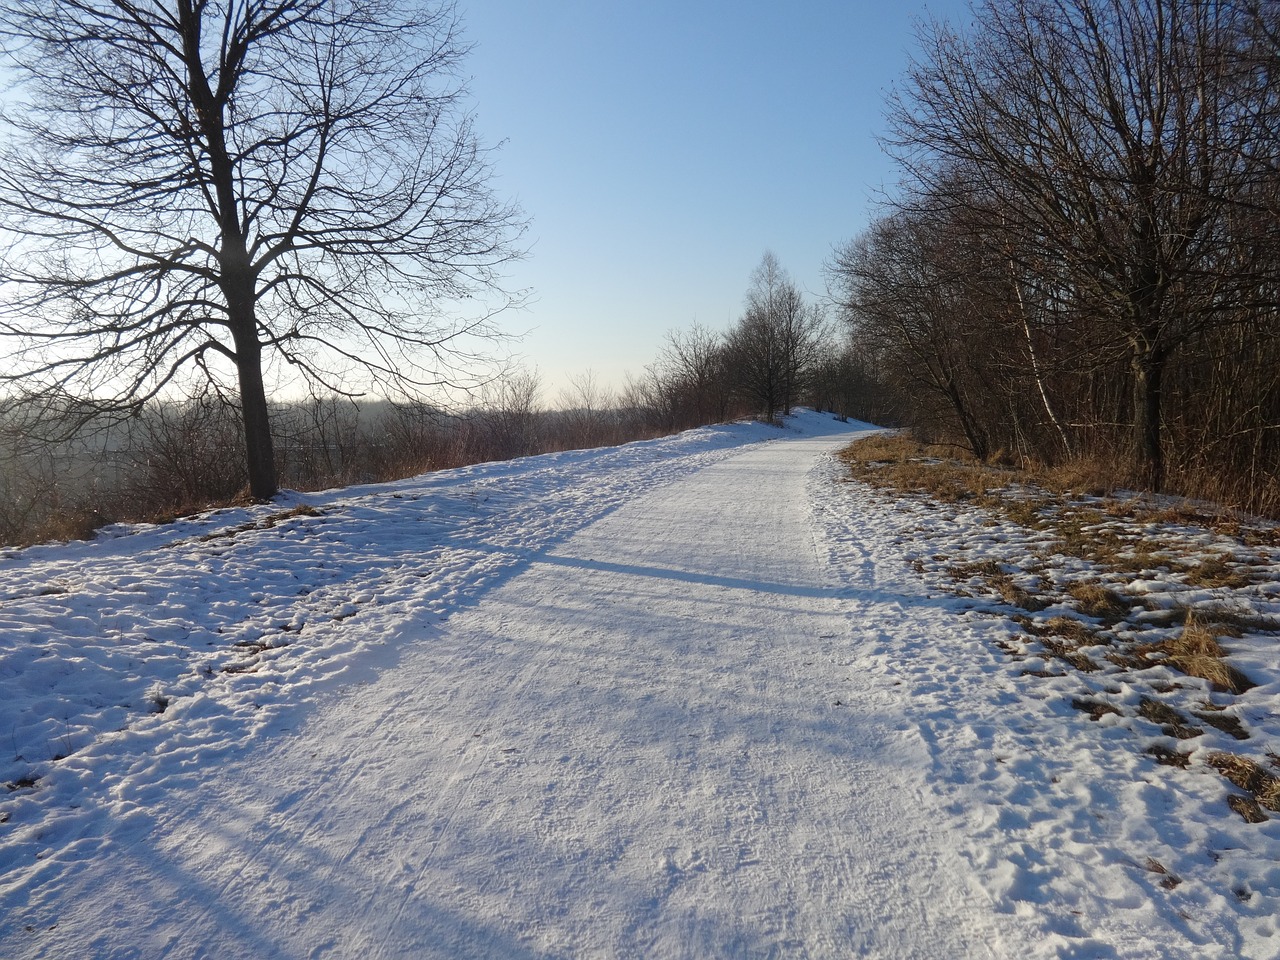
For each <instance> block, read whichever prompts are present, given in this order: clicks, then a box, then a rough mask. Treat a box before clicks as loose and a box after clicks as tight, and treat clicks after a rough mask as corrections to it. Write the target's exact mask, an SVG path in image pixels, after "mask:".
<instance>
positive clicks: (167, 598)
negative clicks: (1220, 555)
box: [0, 413, 1280, 960]
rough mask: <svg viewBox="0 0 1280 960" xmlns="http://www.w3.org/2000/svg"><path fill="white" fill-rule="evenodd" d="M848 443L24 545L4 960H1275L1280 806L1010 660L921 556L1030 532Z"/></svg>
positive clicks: (999, 623)
mask: <svg viewBox="0 0 1280 960" xmlns="http://www.w3.org/2000/svg"><path fill="white" fill-rule="evenodd" d="M853 430H854V428H851V427H845V426H843V425H839V424H835V423H834V422H832V421H831V420H830V419H828V418H824V417H819V416H817V415H814V414H812V413H805V414H801V415H799V416H797V417H796V418H794V420H793V421H792V422H791V423H790V424H789V426H788V429H786V430H784V431H780V430H776V429H773V428H768V427H763V426H760V425H755V424H733V425H724V426H719V427H714V428H709V429H705V430H697V431H690V432H688V433H686V434H681V435H679V436H676V437H669V438H664V439H661V440H655V441H649V442H645V443H637V444H628V445H626V446H624V447H619V448H613V449H606V450H597V451H575V452H567V453H561V454H552V455H547V456H544V457H536V458H531V459H529V460H524V461H516V462H513V463H510V464H487V465H478V466H475V467H469V468H464V469H460V470H453V471H442V472H440V473H436V474H428V475H424V476H421V477H416V478H412V479H409V480H405V481H402V482H399V483H395V484H384V485H375V486H369V487H359V488H349V489H345V490H334V491H328V492H324V493H313V494H296V495H291V496H290V497H287V498H285V499H284V500H283V501H282V502H279V503H276V504H272V505H263V506H258V507H249V508H236V509H231V510H224V511H217V512H214V513H210V514H207V515H203V516H199V517H194V518H188V519H185V520H181V521H178V522H176V523H174V524H167V525H162V526H156V527H152V526H148V525H145V524H143V525H137V526H122V527H119V528H112V529H109V530H107V531H104V533H103V534H102V536H100V537H99V538H98V539H97V540H95V541H94V542H91V543H77V544H53V545H46V546H40V547H34V548H30V549H27V550H9V551H0V735H4V736H6V738H7V739H6V741H5V742H6V744H7V745H9V746H10V747H11V751H9V750H6V751H5V752H4V753H3V754H0V784H2V785H3V787H5V788H7V789H0V957H3V958H4V960H29V958H37V957H39V958H51V960H52V958H59V960H61V958H71V957H74V958H77V960H79V958H84V960H123V958H139V960H151V958H172V960H199V958H203V960H225V958H245V960H266V958H281V960H302V958H330V960H340V958H359V960H364V958H370V960H418V958H427V960H430V958H464V960H465V958H481V957H485V958H490V957H492V958H530V960H532V958H579V957H598V958H613V957H646V958H648V957H661V958H667V957H689V958H695V957H696V958H713V957H714V958H719V957H743V958H748V957H749V958H760V957H796V958H800V957H810V958H826V957H841V958H843V957H868V958H884V960H930V958H939V960H942V958H945V960H960V958H966V960H967V958H1006V957H1007V958H1018V960H1024V958H1025V960H1084V958H1096V960H1108V958H1124V960H1157V958H1160V960H1170V958H1178V960H1193V958H1194V960H1231V958H1237V957H1247V958H1251V960H1277V958H1280V926H1278V925H1277V922H1276V919H1275V918H1276V916H1277V912H1276V909H1275V904H1276V903H1277V902H1280V901H1277V898H1276V897H1277V891H1280V868H1277V866H1276V864H1277V863H1280V854H1278V853H1277V851H1280V832H1278V831H1280V820H1275V819H1273V820H1270V821H1268V822H1267V823H1263V824H1250V823H1245V822H1244V821H1243V820H1241V819H1240V818H1238V817H1236V818H1235V822H1232V821H1231V820H1229V819H1224V812H1225V813H1226V814H1231V811H1230V809H1229V808H1228V807H1227V805H1226V803H1225V802H1224V795H1225V794H1226V792H1227V790H1228V789H1229V786H1230V785H1229V784H1226V785H1224V781H1223V780H1222V778H1221V777H1220V776H1219V775H1218V774H1217V772H1216V771H1215V770H1214V769H1212V768H1211V767H1208V766H1205V765H1203V764H1201V765H1199V766H1192V767H1191V768H1189V769H1186V770H1182V769H1176V768H1171V767H1168V766H1164V765H1161V764H1159V763H1156V762H1155V761H1154V760H1152V758H1151V756H1150V755H1149V754H1148V753H1147V752H1146V747H1147V745H1148V744H1149V743H1150V742H1151V738H1152V737H1153V736H1157V737H1162V736H1163V734H1162V733H1161V731H1160V728H1159V727H1158V726H1155V725H1154V724H1150V723H1149V722H1148V721H1146V720H1143V719H1142V718H1141V717H1140V716H1139V717H1134V718H1128V717H1122V716H1120V715H1119V714H1109V715H1108V716H1107V718H1106V719H1104V720H1102V721H1096V720H1094V719H1093V718H1091V716H1090V715H1088V714H1086V713H1082V712H1081V710H1080V709H1078V707H1077V706H1076V704H1075V701H1076V699H1077V698H1079V697H1081V696H1082V695H1086V694H1088V695H1090V696H1102V695H1109V696H1113V697H1114V698H1115V699H1117V700H1120V701H1121V702H1127V701H1132V703H1133V704H1134V705H1135V707H1134V709H1135V712H1136V705H1137V704H1138V702H1139V700H1140V699H1141V697H1143V696H1145V695H1146V694H1145V693H1144V692H1143V691H1142V690H1137V689H1130V688H1129V687H1128V686H1126V683H1127V681H1126V678H1125V677H1124V675H1123V674H1122V673H1120V672H1119V668H1118V667H1117V668H1115V670H1116V672H1114V673H1112V672H1107V671H1105V670H1104V671H1100V672H1099V673H1098V674H1096V675H1090V677H1091V682H1093V679H1094V678H1096V684H1097V688H1096V689H1092V692H1090V689H1087V688H1085V686H1084V681H1083V680H1082V679H1081V678H1080V677H1078V676H1073V675H1071V674H1069V673H1065V672H1061V671H1053V670H1046V669H1043V668H1044V667H1045V666H1046V664H1045V663H1044V661H1043V660H1040V659H1036V658H1027V657H1013V656H1010V655H1009V653H1008V650H1009V649H1011V648H1012V646H1011V645H1012V644H1014V643H1017V642H1023V641H1021V640H1018V632H1019V630H1020V627H1019V625H1018V624H1017V623H1016V622H1015V621H1013V620H1010V619H1009V618H1008V617H1006V616H1001V615H992V614H991V613H988V612H985V611H984V610H983V609H982V607H984V606H985V605H986V604H984V603H983V602H981V601H978V600H976V599H974V598H965V597H961V596H957V595H956V593H955V590H954V587H953V585H950V584H942V585H941V587H940V586H939V584H936V583H933V582H931V581H930V579H929V578H928V577H927V576H924V575H923V574H922V573H921V568H922V567H923V566H924V564H923V563H922V562H921V556H922V554H921V552H920V551H922V550H923V551H925V552H926V554H925V555H927V556H928V557H929V558H930V562H936V563H947V562H955V560H954V559H951V560H948V558H947V557H944V556H942V555H941V554H939V555H938V556H933V554H934V553H936V552H937V551H938V550H939V545H940V544H943V543H950V544H951V545H950V546H946V547H945V549H946V550H947V552H948V553H949V554H951V556H952V557H953V558H955V557H969V558H979V559H981V558H989V559H992V560H998V559H999V558H1001V557H1003V556H1004V555H1005V553H1006V552H1007V550H1008V546H1007V544H1008V542H1009V540H1008V538H1010V537H1017V536H1021V535H1023V534H1024V533H1025V531H1024V532H1023V533H1019V532H1018V531H1017V530H1012V529H1007V528H1005V527H1001V526H1000V525H999V524H993V521H992V520H991V519H990V518H988V517H985V516H984V515H982V513H981V512H977V511H969V510H965V509H964V508H963V507H962V506H955V505H953V506H950V507H942V506H939V505H937V504H930V503H927V502H924V501H917V500H913V499H910V498H908V499H903V500H898V501H894V500H892V499H888V500H886V499H885V498H883V497H879V496H878V495H876V494H875V493H874V492H873V491H871V490H869V489H868V488H865V487H862V486H860V485H856V484H844V483H842V482H841V478H842V477H843V476H844V473H843V471H842V468H841V466H840V465H839V464H838V463H836V462H835V461H833V460H832V459H831V457H830V456H829V454H830V453H831V452H832V451H833V450H835V449H837V448H838V447H840V446H842V445H843V444H845V443H846V442H848V440H849V439H850V437H851V434H852V432H853ZM942 528H946V530H947V534H946V536H945V537H941V538H939V536H938V534H939V531H940V530H941V529H942ZM970 548H971V549H970ZM966 551H967V552H966ZM1155 672H1156V673H1159V671H1155ZM1255 672H1257V671H1255ZM1162 677H1164V675H1163V674H1161V675H1160V676H1157V677H1156V678H1155V679H1156V680H1160V679H1161V678H1162ZM1164 679H1165V680H1166V681H1172V680H1176V678H1175V677H1173V676H1172V675H1170V676H1168V677H1164ZM1258 689H1260V690H1263V693H1264V695H1263V696H1262V697H1261V698H1258V699H1256V701H1253V702H1256V704H1257V707H1256V708H1251V710H1252V712H1251V713H1249V714H1248V717H1249V719H1250V722H1251V723H1253V724H1254V725H1255V726H1257V727H1258V728H1259V729H1262V730H1266V729H1268V728H1266V727H1265V725H1264V722H1265V716H1264V712H1265V710H1267V709H1270V707H1269V706H1268V705H1269V704H1270V703H1272V702H1273V695H1272V694H1269V693H1266V689H1267V688H1258ZM1252 693H1253V691H1251V694H1252ZM1209 695H1211V694H1210V692H1209V691H1206V692H1205V693H1204V694H1202V696H1209ZM1143 724H1146V725H1147V726H1145V727H1144V726H1143ZM1215 736H1216V737H1217V739H1214V738H1215ZM1227 737H1228V735H1227V734H1225V733H1220V734H1218V733H1215V732H1210V733H1206V734H1204V735H1203V736H1202V737H1201V738H1200V739H1201V741H1203V742H1204V744H1205V746H1204V748H1203V749H1204V750H1213V749H1223V747H1224V740H1225V739H1226V738H1227ZM1157 742H1163V741H1157ZM1267 742H1268V743H1269V742H1270V741H1267ZM1231 816H1233V817H1234V814H1231ZM1157 867H1158V868H1159V869H1157Z"/></svg>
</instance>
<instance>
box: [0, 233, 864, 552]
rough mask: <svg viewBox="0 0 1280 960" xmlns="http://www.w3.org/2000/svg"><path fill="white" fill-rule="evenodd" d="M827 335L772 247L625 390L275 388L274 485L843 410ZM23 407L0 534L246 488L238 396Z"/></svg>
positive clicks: (4, 538) (591, 379) (507, 385)
mask: <svg viewBox="0 0 1280 960" xmlns="http://www.w3.org/2000/svg"><path fill="white" fill-rule="evenodd" d="M831 342H832V332H831V330H830V327H829V325H828V324H827V322H826V320H825V317H824V314H823V310H822V307H821V305H820V304H818V303H816V302H810V300H808V299H807V298H806V297H805V295H804V294H803V293H802V292H801V291H800V289H799V288H798V287H797V286H796V284H795V283H794V281H793V280H792V279H791V278H790V276H789V275H788V274H787V272H786V271H785V270H784V269H783V268H782V267H781V265H780V264H779V262H778V260H777V258H776V257H775V256H773V255H772V254H766V255H765V256H764V257H763V259H762V260H761V263H760V265H759V267H758V268H757V269H756V270H755V272H754V273H753V274H752V275H751V279H750V286H749V289H748V292H747V297H746V304H745V308H744V311H743V314H742V317H741V319H740V320H739V321H738V322H737V323H736V324H735V325H733V326H732V327H731V328H730V329H729V330H727V331H724V332H713V331H710V330H707V329H704V328H702V327H698V326H696V325H695V326H693V327H691V328H689V329H688V330H685V331H673V332H672V333H670V334H669V335H668V338H667V341H666V344H665V346H664V348H663V349H662V351H661V354H660V356H659V357H658V358H657V359H656V360H655V361H654V362H653V363H652V364H650V365H649V366H648V367H647V368H646V370H645V372H644V374H643V375H642V376H640V377H638V378H633V379H630V380H629V381H628V382H627V383H626V384H624V385H623V387H622V388H621V389H620V390H617V391H615V390H612V389H610V388H609V387H607V386H606V385H604V384H602V383H601V382H600V381H599V380H598V379H597V378H596V377H595V376H594V375H593V374H591V373H589V372H588V373H585V374H582V375H580V376H578V377H573V378H570V381H569V383H568V385H567V386H566V387H565V388H564V389H562V390H561V391H560V392H559V393H558V395H557V396H556V397H554V398H552V399H551V401H550V402H549V403H548V402H547V401H545V400H544V398H543V396H542V394H543V384H542V383H541V381H540V379H539V377H538V376H537V375H536V374H535V373H533V372H530V371H527V370H520V369H517V370H512V371H508V372H507V373H506V374H505V375H503V376H500V377H496V378H495V379H494V380H493V381H492V382H491V383H489V384H488V385H487V386H485V387H484V388H483V389H481V390H480V391H479V392H478V393H476V394H475V395H474V396H473V397H472V398H471V402H470V403H469V404H467V405H466V406H465V408H463V409H459V410H445V409H442V408H440V407H438V406H433V405H431V404H426V403H391V402H388V401H378V402H355V401H352V400H351V399H348V398H343V397H337V396H323V397H313V398H311V399H308V400H300V401H294V402H290V403H277V404H275V405H274V406H273V408H272V411H271V418H270V419H271V424H272V440H273V446H274V449H275V465H276V470H277V472H278V474H279V476H280V478H281V485H282V486H283V487H286V488H291V489H297V490H317V489H324V488H329V487H337V486H346V485H350V484H354V483H372V482H380V481H386V480H393V479H399V478H402V477H407V476H413V475H415V474H418V473H422V472H426V471H431V470H440V469H446V468H449V467H457V466H463V465H466V464H472V463H482V462H487V461H495V460H509V459H513V458H516V457H523V456H530V455H534V454H539V453H549V452H554V451H558V450H567V449H579V448H584V447H597V446H608V445H613V444H618V443H625V442H628V441H631V440H638V439H645V438H650V437H655V436H661V435H664V434H668V433H673V432H676V431H679V430H684V429H688V428H691V427H696V426H702V425H705V424H709V423H717V422H722V421H725V420H730V419H736V418H740V417H746V416H756V417H759V418H762V419H765V420H770V421H776V420H777V419H778V418H779V417H780V415H781V414H783V413H785V412H786V411H787V410H789V409H790V408H791V407H793V406H795V405H796V404H799V403H806V404H810V405H817V406H821V407H825V408H829V409H833V410H843V409H846V408H848V407H849V405H850V404H851V403H854V402H856V398H854V397H852V395H851V392H850V388H851V385H852V384H854V383H855V382H859V381H856V378H851V377H849V376H848V372H849V369H851V368H850V367H849V366H848V365H849V364H850V363H852V353H851V352H850V351H845V352H843V353H837V354H836V355H835V358H834V359H833V358H832V355H831V352H830V345H831ZM860 382H862V383H863V385H864V387H866V389H868V390H870V389H871V388H870V387H869V386H867V384H869V383H870V381H869V380H868V379H866V378H864V380H863V381H860ZM863 399H866V398H863ZM23 412H24V411H23V409H22V408H21V405H16V406H11V407H10V408H9V410H8V413H7V417H6V418H5V419H3V420H0V434H2V435H3V440H4V442H3V445H0V542H3V543H9V544H13V543H26V542H34V541H38V540H44V539H63V538H68V537H82V536H88V535H90V534H91V533H92V532H93V531H94V530H96V529H98V528H99V527H101V526H103V525H104V524H107V523H112V522H117V521H123V520H160V519H165V518H168V517H172V516H176V515H180V514H183V513H187V512H191V511H194V510H198V509H202V508H206V507H209V506H212V505H219V504H226V503H231V502H235V501H237V500H239V499H241V498H243V497H245V496H247V488H248V481H249V478H248V475H247V471H246V467H245V458H244V456H243V444H244V433H243V427H242V423H241V414H240V410H239V406H238V404H236V403H235V401H234V398H228V397H222V396H219V395H217V394H216V393H214V392H208V393H206V394H203V395H200V396H196V397H191V398H188V399H185V400H180V401H171V402H165V403H158V402H157V403H152V404H149V405H147V406H146V407H144V408H142V409H140V410H138V411H137V413H136V415H135V416H132V417H128V418H125V419H122V420H115V421H111V422H108V423H101V422H98V421H96V420H94V419H93V417H91V416H89V415H88V412H87V411H81V410H79V409H78V408H77V407H76V406H75V405H74V404H70V403H68V405H67V408H66V409H65V410H63V411H61V412H60V413H56V414H53V415H52V416H51V414H50V409H49V407H48V406H46V405H41V406H39V407H38V408H37V409H36V410H35V411H34V412H30V415H29V416H25V417H24V416H23ZM82 423H83V425H82V426H81V424H82ZM37 427H38V428H39V429H38V430H37V429H36V428H37ZM54 437H57V438H58V439H56V440H54V439H52V438H54Z"/></svg>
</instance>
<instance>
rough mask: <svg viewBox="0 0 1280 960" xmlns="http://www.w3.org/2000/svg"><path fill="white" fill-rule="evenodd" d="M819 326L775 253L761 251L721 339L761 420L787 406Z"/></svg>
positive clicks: (814, 355) (812, 354)
mask: <svg viewBox="0 0 1280 960" xmlns="http://www.w3.org/2000/svg"><path fill="white" fill-rule="evenodd" d="M823 328H824V324H823V317H822V313H821V311H820V310H819V309H818V308H817V307H816V305H814V306H811V305H809V304H806V303H805V300H804V295H803V294H802V293H801V292H800V288H799V287H797V286H796V284H795V282H794V281H793V280H792V279H791V277H790V275H789V274H788V273H787V272H786V270H784V269H783V268H782V265H781V264H780V263H779V262H778V258H777V256H775V255H774V254H773V253H772V252H766V253H765V254H764V256H763V257H761V259H760V263H759V265H758V266H757V267H756V269H755V270H754V271H752V274H751V282H750V286H749V287H748V289H747V297H746V309H745V311H744V312H743V315H742V318H741V319H740V320H739V321H738V323H737V324H736V325H735V326H734V327H733V329H732V330H730V331H729V333H728V335H727V338H726V354H727V362H728V365H729V370H730V376H731V378H732V379H733V381H734V383H735V384H736V385H737V388H738V390H739V392H740V393H741V394H742V395H743V396H744V397H746V398H747V399H748V400H750V401H751V402H753V403H754V404H755V406H756V407H757V409H758V410H759V411H760V414H761V415H762V416H763V417H765V419H767V420H772V419H774V417H775V416H776V415H777V413H778V411H779V410H781V411H782V413H783V414H786V413H788V412H789V411H790V409H791V406H792V404H793V403H794V402H795V399H796V397H797V396H798V393H799V391H800V390H801V389H802V388H803V386H804V382H805V378H806V377H807V376H808V375H809V374H810V372H811V371H812V370H813V369H814V367H815V365H816V363H817V361H818V359H819V351H818V346H819V344H820V342H821V340H822V334H823Z"/></svg>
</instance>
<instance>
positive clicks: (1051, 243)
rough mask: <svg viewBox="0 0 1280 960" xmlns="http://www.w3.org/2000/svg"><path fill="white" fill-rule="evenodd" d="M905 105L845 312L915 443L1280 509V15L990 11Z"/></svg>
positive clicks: (852, 260) (1257, 10) (1028, 3)
mask: <svg viewBox="0 0 1280 960" xmlns="http://www.w3.org/2000/svg"><path fill="white" fill-rule="evenodd" d="M921 41H922V43H921V48H922V51H923V52H922V53H921V54H920V56H919V57H918V59H917V61H916V62H915V63H914V64H913V66H912V68H911V69H910V71H909V73H908V75H907V76H906V78H905V80H904V82H903V83H902V85H901V87H900V89H899V90H898V91H897V92H896V93H895V94H894V95H893V96H892V97H891V99H890V103H889V118H890V123H891V130H892V133H891V137H890V141H891V142H890V149H891V151H892V152H893V154H894V155H895V157H896V158H897V160H898V161H899V162H900V165H901V170H902V173H903V180H902V186H901V189H900V191H899V192H898V193H897V195H896V196H895V197H894V198H893V199H892V201H891V202H890V203H889V204H888V205H887V207H886V209H885V210H884V212H883V213H882V215H881V216H879V217H878V218H877V219H876V220H875V221H874V222H873V223H872V225H871V226H870V227H869V228H868V229H867V230H866V231H865V232H864V233H863V234H862V235H861V236H859V237H857V238H855V239H854V240H852V241H850V242H848V243H846V244H844V245H842V246H840V247H838V248H837V250H836V252H835V255H834V256H833V258H832V260H831V262H830V263H829V276H830V283H831V293H832V296H833V298H834V299H835V301H836V302H837V304H838V307H839V309H840V311H841V316H842V318H843V319H844V320H845V321H846V322H847V323H848V325H849V328H850V329H851V331H852V332H853V335H854V337H855V342H856V343H857V345H858V351H857V354H856V355H857V356H858V357H859V358H860V363H861V366H862V369H863V371H868V370H869V371H874V372H875V374H876V375H877V376H878V378H879V380H880V383H881V385H882V388H883V395H884V396H885V397H886V398H891V399H887V402H889V403H890V404H891V405H892V406H893V409H894V412H895V413H896V414H897V415H899V416H900V417H901V418H902V420H903V421H904V422H907V423H909V424H911V425H912V426H914V427H915V428H916V429H917V430H918V431H920V432H921V433H922V434H924V435H926V436H929V437H931V438H935V439H943V440H952V441H955V442H958V443H961V444H963V445H964V446H966V447H968V448H969V449H970V450H971V451H972V452H973V453H974V454H976V455H977V456H979V457H981V458H984V459H990V458H996V457H1007V458H1013V459H1021V460H1032V461H1037V462H1040V463H1044V464H1059V463H1063V462H1069V461H1091V462H1093V463H1095V464H1096V465H1097V466H1098V468H1099V469H1101V470H1104V471H1106V472H1108V474H1109V475H1110V476H1112V477H1114V478H1117V479H1119V480H1120V481H1121V482H1124V483H1129V484H1132V485H1135V486H1137V487H1140V488H1143V489H1152V490H1169V491H1174V492H1180V493H1184V494H1190V495H1198V496H1206V497H1211V498H1215V499H1219V500H1224V501H1226V502H1229V503H1233V504H1235V505H1238V506H1242V507H1246V508H1249V509H1252V510H1255V511H1259V512H1266V513H1270V514H1272V515H1275V514H1277V513H1278V512H1280V477H1278V474H1280V339H1278V338H1277V333H1278V332H1280V324H1278V323H1277V306H1278V300H1277V294H1278V293H1280V236H1278V228H1280V219H1278V215H1280V135H1278V134H1280V5H1278V4H1276V3H1271V2H1256V0H1254V2H1250V0H1245V2H1241V3H1231V4H1227V3H1220V2H1211V0H990V2H987V3H986V4H984V5H982V6H980V7H977V8H976V9H975V12H974V19H973V22H972V24H971V25H970V27H969V28H968V29H967V31H965V32H959V31H957V30H955V29H953V28H951V27H949V26H947V25H944V24H933V25H930V26H928V27H925V28H924V29H923V30H922V33H921Z"/></svg>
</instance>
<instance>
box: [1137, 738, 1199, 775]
mask: <svg viewBox="0 0 1280 960" xmlns="http://www.w3.org/2000/svg"><path fill="white" fill-rule="evenodd" d="M1146 752H1147V754H1148V755H1150V756H1152V757H1154V758H1155V761H1156V763H1162V764H1164V765H1165V766H1166V767H1177V768H1178V769H1179V770H1185V769H1187V767H1188V766H1189V765H1190V764H1191V754H1189V753H1182V752H1181V751H1178V750H1170V749H1169V748H1168V747H1162V746H1160V744H1158V743H1153V744H1152V745H1151V746H1149V747H1147V750H1146Z"/></svg>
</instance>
